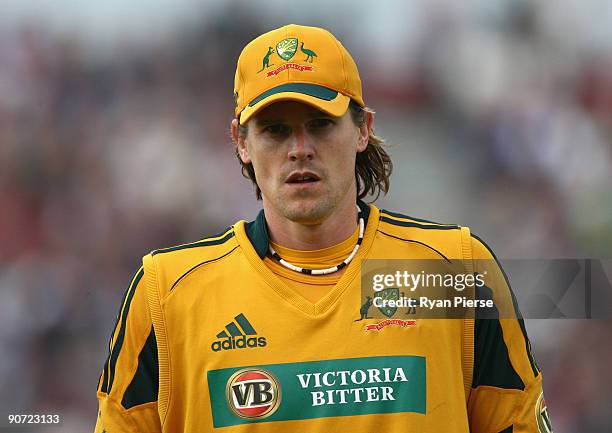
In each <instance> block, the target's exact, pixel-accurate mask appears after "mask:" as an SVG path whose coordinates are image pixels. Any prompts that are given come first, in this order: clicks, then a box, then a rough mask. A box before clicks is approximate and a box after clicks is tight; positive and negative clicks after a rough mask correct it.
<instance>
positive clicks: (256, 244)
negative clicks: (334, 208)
mask: <svg viewBox="0 0 612 433" xmlns="http://www.w3.org/2000/svg"><path fill="white" fill-rule="evenodd" d="M357 206H359V209H361V214H362V215H363V221H364V224H365V225H366V226H367V224H368V217H369V216H370V207H369V206H368V205H367V204H366V203H364V202H363V201H361V200H358V201H357ZM246 234H247V236H248V238H249V240H250V241H251V244H253V248H255V251H257V254H258V255H259V257H260V258H262V259H263V258H264V257H265V256H266V255H267V254H268V247H269V245H270V235H269V234H268V224H267V223H266V216H265V214H264V210H263V209H262V210H260V211H259V213H258V214H257V218H255V220H254V221H251V222H248V223H247V224H246Z"/></svg>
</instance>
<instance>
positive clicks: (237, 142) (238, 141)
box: [231, 119, 251, 164]
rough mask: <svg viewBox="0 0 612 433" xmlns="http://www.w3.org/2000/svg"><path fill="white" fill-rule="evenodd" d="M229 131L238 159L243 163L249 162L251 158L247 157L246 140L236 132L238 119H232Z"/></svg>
mask: <svg viewBox="0 0 612 433" xmlns="http://www.w3.org/2000/svg"><path fill="white" fill-rule="evenodd" d="M231 133H232V141H233V142H234V146H235V147H236V152H238V155H239V156H240V159H241V160H242V162H243V163H245V164H250V163H251V158H250V157H249V150H248V148H247V144H246V140H245V139H244V137H241V136H240V134H238V119H233V120H232V126H231Z"/></svg>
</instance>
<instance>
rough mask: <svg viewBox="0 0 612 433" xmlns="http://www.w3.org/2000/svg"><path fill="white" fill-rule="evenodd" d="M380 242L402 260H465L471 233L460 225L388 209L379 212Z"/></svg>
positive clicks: (378, 230)
mask: <svg viewBox="0 0 612 433" xmlns="http://www.w3.org/2000/svg"><path fill="white" fill-rule="evenodd" d="M378 220H379V222H378V229H377V232H378V234H377V239H379V240H380V242H381V243H383V244H385V245H386V247H387V248H388V249H389V251H393V254H396V255H398V256H403V254H402V252H403V253H404V255H408V256H410V257H412V256H414V255H415V254H417V255H419V256H423V257H429V255H430V253H434V254H433V256H432V257H443V258H444V259H447V260H449V259H452V258H455V257H462V251H463V247H462V245H463V244H464V243H465V242H466V241H465V238H466V237H469V229H467V228H464V227H461V226H460V225H458V224H448V223H439V222H435V221H430V220H426V219H422V218H415V217H412V216H409V215H406V214H403V213H398V212H392V211H389V210H386V209H382V210H380V211H379V216H378Z"/></svg>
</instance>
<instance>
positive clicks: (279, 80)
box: [234, 24, 365, 123]
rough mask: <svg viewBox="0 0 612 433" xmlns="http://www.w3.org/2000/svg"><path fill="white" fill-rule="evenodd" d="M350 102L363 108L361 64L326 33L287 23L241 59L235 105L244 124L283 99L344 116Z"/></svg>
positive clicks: (258, 41)
mask: <svg viewBox="0 0 612 433" xmlns="http://www.w3.org/2000/svg"><path fill="white" fill-rule="evenodd" d="M351 99H353V100H355V102H357V104H359V105H360V106H362V107H364V106H365V104H364V102H363V96H362V92H361V79H360V78H359V72H358V71H357V65H356V64H355V61H354V60H353V58H352V57H351V55H350V54H349V52H348V51H347V50H346V48H344V46H342V44H341V43H340V41H338V39H336V37H335V36H334V35H332V34H331V33H330V32H328V31H327V30H324V29H321V28H318V27H307V26H299V25H296V24H289V25H287V26H284V27H281V28H279V29H275V30H272V31H270V32H268V33H264V34H263V35H261V36H259V37H257V38H256V39H254V40H252V41H251V42H249V44H248V45H247V46H246V47H244V49H243V50H242V53H241V54H240V57H239V58H238V66H237V68H236V78H235V80H234V101H235V103H236V117H238V118H239V120H240V123H246V122H247V121H248V120H249V118H250V117H251V116H252V115H253V114H255V113H256V112H257V111H259V110H261V109H262V108H264V107H266V106H268V105H270V104H271V103H273V102H276V101H284V100H292V101H299V102H304V103H306V104H310V105H312V106H314V107H316V108H318V109H319V110H321V111H323V112H325V113H328V114H330V115H332V116H342V115H343V114H344V113H345V112H346V109H347V108H348V104H349V102H350V100H351Z"/></svg>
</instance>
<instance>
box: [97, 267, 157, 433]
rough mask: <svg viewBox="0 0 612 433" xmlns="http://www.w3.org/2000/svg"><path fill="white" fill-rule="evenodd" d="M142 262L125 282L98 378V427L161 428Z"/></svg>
mask: <svg viewBox="0 0 612 433" xmlns="http://www.w3.org/2000/svg"><path fill="white" fill-rule="evenodd" d="M143 276H144V270H143V268H142V267H141V268H140V269H139V270H138V271H137V272H136V274H135V275H134V276H133V278H132V280H131V282H130V285H129V286H128V288H127V290H126V292H125V294H124V296H123V299H122V301H121V305H120V308H119V313H118V316H117V320H116V324H115V327H114V329H113V332H112V335H111V339H110V342H109V353H108V357H107V359H106V361H105V363H104V367H103V369H102V374H101V376H100V380H99V382H98V390H97V396H98V401H99V411H98V421H97V424H96V432H98V431H103V430H106V432H107V433H112V432H114V431H117V432H119V431H120V432H159V431H161V426H160V421H159V415H158V412H157V391H158V383H159V379H158V360H157V342H156V339H155V331H154V329H153V324H152V321H151V315H150V312H149V307H148V303H147V294H146V286H145V279H144V278H143Z"/></svg>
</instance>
